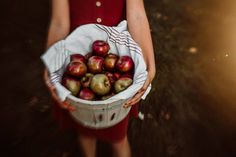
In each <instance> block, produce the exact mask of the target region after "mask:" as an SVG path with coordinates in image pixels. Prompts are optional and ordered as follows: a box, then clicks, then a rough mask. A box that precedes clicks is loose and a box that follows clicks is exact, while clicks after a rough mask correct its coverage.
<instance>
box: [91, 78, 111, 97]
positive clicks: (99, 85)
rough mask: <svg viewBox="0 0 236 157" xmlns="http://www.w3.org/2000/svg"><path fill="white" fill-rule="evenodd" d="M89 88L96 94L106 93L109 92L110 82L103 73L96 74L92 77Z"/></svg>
mask: <svg viewBox="0 0 236 157" xmlns="http://www.w3.org/2000/svg"><path fill="white" fill-rule="evenodd" d="M90 88H91V89H92V91H93V92H94V93H95V94H97V95H101V96H102V95H106V94H108V93H109V92H110V89H111V83H110V81H109V78H108V77H107V76H106V75H105V74H96V75H94V77H93V78H92V81H91V84H90Z"/></svg>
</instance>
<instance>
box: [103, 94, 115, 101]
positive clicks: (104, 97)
mask: <svg viewBox="0 0 236 157" xmlns="http://www.w3.org/2000/svg"><path fill="white" fill-rule="evenodd" d="M113 95H115V94H114V93H110V94H108V95H104V96H102V97H101V100H106V99H109V98H110V97H112V96H113Z"/></svg>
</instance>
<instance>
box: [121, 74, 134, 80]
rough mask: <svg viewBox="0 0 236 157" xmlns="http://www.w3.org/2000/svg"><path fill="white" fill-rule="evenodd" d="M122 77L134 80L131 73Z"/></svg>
mask: <svg viewBox="0 0 236 157" xmlns="http://www.w3.org/2000/svg"><path fill="white" fill-rule="evenodd" d="M121 77H128V78H131V79H133V75H132V74H131V73H125V74H122V75H121Z"/></svg>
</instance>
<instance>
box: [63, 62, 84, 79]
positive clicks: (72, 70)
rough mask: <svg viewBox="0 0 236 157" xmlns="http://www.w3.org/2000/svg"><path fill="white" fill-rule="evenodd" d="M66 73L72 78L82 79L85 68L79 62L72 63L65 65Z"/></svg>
mask: <svg viewBox="0 0 236 157" xmlns="http://www.w3.org/2000/svg"><path fill="white" fill-rule="evenodd" d="M66 71H67V73H68V74H70V75H72V76H76V77H82V76H84V74H85V73H86V72H87V66H86V65H85V64H84V63H83V62H81V61H72V62H70V63H69V64H68V65H67V69H66Z"/></svg>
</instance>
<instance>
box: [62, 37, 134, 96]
mask: <svg viewBox="0 0 236 157" xmlns="http://www.w3.org/2000/svg"><path fill="white" fill-rule="evenodd" d="M109 50H110V46H109V44H108V43H107V42H106V41H102V40H96V41H95V42H93V44H92V52H91V53H88V54H87V55H85V56H83V55H81V54H79V53H78V54H72V55H71V56H70V63H69V64H68V65H67V67H66V70H65V72H64V74H63V78H62V85H63V86H65V87H66V88H67V89H68V90H70V91H71V93H72V95H74V96H76V97H78V98H80V99H84V100H105V99H108V98H110V97H112V96H113V95H115V94H117V93H119V92H121V91H124V90H125V89H127V88H128V87H129V86H130V85H131V84H132V83H133V71H134V62H133V60H132V58H131V57H129V56H117V55H116V54H113V53H108V51H109Z"/></svg>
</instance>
